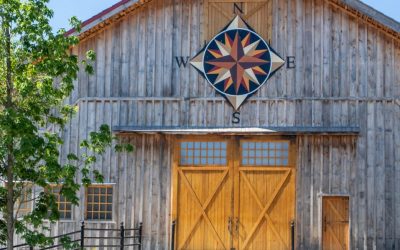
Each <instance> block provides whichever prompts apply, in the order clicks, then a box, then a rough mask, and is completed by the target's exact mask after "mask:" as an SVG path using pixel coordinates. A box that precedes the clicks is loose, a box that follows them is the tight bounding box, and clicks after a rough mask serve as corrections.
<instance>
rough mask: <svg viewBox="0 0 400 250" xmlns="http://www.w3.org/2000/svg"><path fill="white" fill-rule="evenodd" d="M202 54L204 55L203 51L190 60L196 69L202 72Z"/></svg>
mask: <svg viewBox="0 0 400 250" xmlns="http://www.w3.org/2000/svg"><path fill="white" fill-rule="evenodd" d="M203 56H204V51H203V52H201V53H199V54H198V55H196V56H195V57H193V58H192V59H191V60H190V64H191V65H192V66H193V67H195V68H196V69H198V70H199V71H201V72H203V73H204V64H203Z"/></svg>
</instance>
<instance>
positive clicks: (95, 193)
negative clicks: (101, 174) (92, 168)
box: [86, 185, 113, 220]
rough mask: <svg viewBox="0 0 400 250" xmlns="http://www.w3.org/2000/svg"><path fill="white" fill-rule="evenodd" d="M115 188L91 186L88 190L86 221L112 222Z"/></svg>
mask: <svg viewBox="0 0 400 250" xmlns="http://www.w3.org/2000/svg"><path fill="white" fill-rule="evenodd" d="M112 200H113V187H112V186H111V185H91V186H89V187H88V188H86V220H112V208H113V206H112V205H113V202H112Z"/></svg>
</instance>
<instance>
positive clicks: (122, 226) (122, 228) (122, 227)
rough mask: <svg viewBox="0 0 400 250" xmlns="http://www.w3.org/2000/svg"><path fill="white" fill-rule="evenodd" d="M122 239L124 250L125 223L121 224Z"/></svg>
mask: <svg viewBox="0 0 400 250" xmlns="http://www.w3.org/2000/svg"><path fill="white" fill-rule="evenodd" d="M120 233H121V238H120V249H121V250H124V239H125V229H124V223H123V222H121V232H120Z"/></svg>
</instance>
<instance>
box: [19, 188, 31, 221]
mask: <svg viewBox="0 0 400 250" xmlns="http://www.w3.org/2000/svg"><path fill="white" fill-rule="evenodd" d="M15 206H16V211H17V213H18V214H17V216H18V217H22V216H25V215H27V214H29V213H30V212H31V211H32V185H31V184H26V186H24V187H23V188H22V190H21V194H20V196H19V198H18V199H17V202H16V203H15Z"/></svg>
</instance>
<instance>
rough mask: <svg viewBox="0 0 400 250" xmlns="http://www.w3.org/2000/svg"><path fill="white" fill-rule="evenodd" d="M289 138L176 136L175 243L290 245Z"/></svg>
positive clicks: (228, 246)
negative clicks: (177, 137) (178, 137)
mask: <svg viewBox="0 0 400 250" xmlns="http://www.w3.org/2000/svg"><path fill="white" fill-rule="evenodd" d="M294 148H295V147H294V140H293V139H292V138H274V137H258V138H251V137H228V138H227V137H212V138H210V137H206V138H205V137H190V138H187V137H186V138H180V139H178V140H177V141H176V144H175V150H174V167H173V194H172V196H173V199H172V200H173V204H172V205H173V215H172V216H173V220H175V221H176V229H175V239H174V241H175V248H176V249H274V250H279V249H290V246H291V241H292V239H291V230H290V224H291V221H293V220H294V219H295V167H294V166H295V157H294V155H295V153H294Z"/></svg>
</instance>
